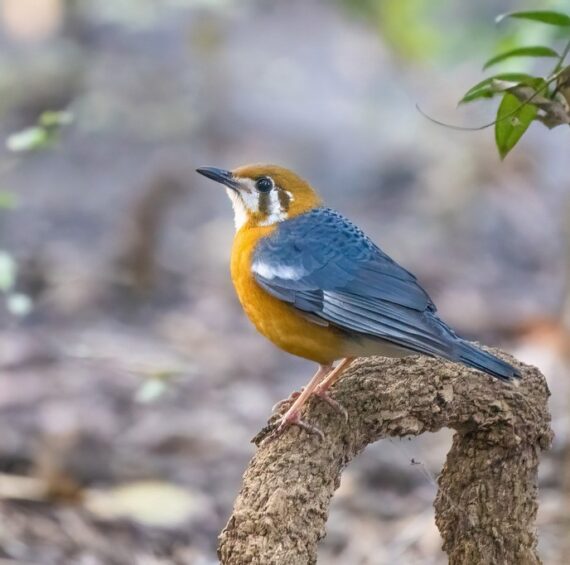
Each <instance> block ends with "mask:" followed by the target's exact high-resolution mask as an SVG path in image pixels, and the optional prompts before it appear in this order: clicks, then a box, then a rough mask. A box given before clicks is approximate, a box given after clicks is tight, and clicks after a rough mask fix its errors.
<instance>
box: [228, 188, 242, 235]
mask: <svg viewBox="0 0 570 565" xmlns="http://www.w3.org/2000/svg"><path fill="white" fill-rule="evenodd" d="M226 193H227V195H228V196H229V197H230V200H231V201H232V207H233V209H234V224H235V226H236V231H237V230H239V229H240V228H241V227H242V226H243V225H244V224H245V223H246V222H247V210H246V208H245V204H244V203H243V200H242V199H241V198H240V197H239V195H238V193H237V192H236V191H235V190H233V189H231V188H226Z"/></svg>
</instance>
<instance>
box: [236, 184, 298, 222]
mask: <svg viewBox="0 0 570 565" xmlns="http://www.w3.org/2000/svg"><path fill="white" fill-rule="evenodd" d="M239 183H240V184H241V189H240V190H239V193H237V192H236V191H235V190H232V189H226V192H227V194H228V196H229V197H230V200H231V201H232V205H233V208H234V223H235V226H236V230H239V229H240V228H241V227H242V226H243V225H244V224H245V223H246V222H247V219H248V216H249V215H250V214H255V213H257V212H259V211H260V201H261V193H260V192H259V191H258V190H257V189H256V188H255V181H254V180H253V179H249V178H241V179H239ZM286 194H287V196H288V197H289V202H293V195H292V194H291V193H290V192H289V191H287V192H286ZM264 197H266V198H269V202H268V205H267V209H268V214H267V217H266V218H265V220H263V221H260V222H259V224H258V225H260V226H270V225H272V224H276V223H277V222H282V221H283V220H286V219H287V215H288V211H287V210H285V209H284V208H283V207H282V206H281V202H280V200H279V193H278V191H277V189H276V188H274V189H273V190H271V192H269V193H267V195H266V196H265V195H264Z"/></svg>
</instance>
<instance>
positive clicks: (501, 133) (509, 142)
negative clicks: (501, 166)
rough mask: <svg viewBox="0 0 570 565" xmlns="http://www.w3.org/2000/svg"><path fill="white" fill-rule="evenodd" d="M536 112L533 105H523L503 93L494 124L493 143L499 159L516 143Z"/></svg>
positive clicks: (514, 97) (511, 96) (508, 94)
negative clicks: (495, 145)
mask: <svg viewBox="0 0 570 565" xmlns="http://www.w3.org/2000/svg"><path fill="white" fill-rule="evenodd" d="M537 111H538V109H537V107H536V106H534V105H533V104H524V105H523V104H522V102H520V101H519V99H518V98H517V97H516V96H514V95H513V94H511V93H510V92H506V93H505V95H504V96H503V100H502V101H501V104H500V105H499V109H498V110H497V118H496V122H495V142H496V144H497V149H498V150H499V155H500V156H501V159H504V158H505V157H506V156H507V155H508V153H509V151H510V150H511V149H512V148H513V147H514V146H515V145H516V144H517V143H518V141H519V139H520V138H521V137H522V136H523V134H524V132H525V131H526V130H527V129H528V126H529V125H530V123H531V122H532V120H534V118H535V117H536V113H537Z"/></svg>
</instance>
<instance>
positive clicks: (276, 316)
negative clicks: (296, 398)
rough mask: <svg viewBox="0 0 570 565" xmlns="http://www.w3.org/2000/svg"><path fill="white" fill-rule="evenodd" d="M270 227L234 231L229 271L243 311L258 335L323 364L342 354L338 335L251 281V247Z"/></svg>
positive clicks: (293, 352)
mask: <svg viewBox="0 0 570 565" xmlns="http://www.w3.org/2000/svg"><path fill="white" fill-rule="evenodd" d="M274 229H275V227H274V226H268V227H249V226H244V228H242V229H241V230H239V231H238V233H237V234H236V237H235V240H234V245H233V249H232V262H231V272H232V280H233V283H234V286H235V289H236V291H237V295H238V298H239V300H240V302H241V305H242V306H243V309H244V310H245V313H246V314H247V316H248V317H249V319H250V320H251V321H252V322H253V324H254V325H255V327H256V328H257V330H258V331H259V332H260V333H261V334H263V335H264V336H265V337H266V338H268V339H269V340H271V341H272V342H273V343H274V344H275V345H277V347H280V348H281V349H283V350H285V351H287V352H288V353H291V354H293V355H298V356H299V357H304V358H305V359H310V360H312V361H316V362H317V363H323V364H326V363H331V362H332V361H334V360H336V359H340V358H341V357H344V356H345V355H344V354H343V342H344V341H345V340H344V339H343V336H342V334H340V333H339V332H338V331H337V330H335V329H333V328H330V327H323V326H319V325H317V324H315V323H313V322H310V321H308V320H307V319H305V318H304V317H303V316H302V315H300V314H298V313H297V311H296V310H295V308H294V307H293V306H290V305H288V304H286V303H284V302H281V301H280V300H278V299H277V298H274V297H273V296H271V295H270V294H268V293H267V292H265V291H264V290H263V289H262V288H261V287H260V286H259V285H258V284H257V282H256V281H255V279H254V277H253V274H252V272H251V261H252V256H253V252H254V250H255V246H256V244H257V242H258V241H259V240H260V239H261V238H263V237H267V236H268V235H270V234H271V232H272V231H273V230H274Z"/></svg>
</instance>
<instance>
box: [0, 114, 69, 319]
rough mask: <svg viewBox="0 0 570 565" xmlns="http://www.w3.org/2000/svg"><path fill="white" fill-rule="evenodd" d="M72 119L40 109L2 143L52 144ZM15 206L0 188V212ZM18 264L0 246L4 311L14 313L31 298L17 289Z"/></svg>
mask: <svg viewBox="0 0 570 565" xmlns="http://www.w3.org/2000/svg"><path fill="white" fill-rule="evenodd" d="M72 122H73V115H72V114H71V113H70V112H67V111H45V112H42V114H41V115H40V117H39V118H38V120H37V123H36V125H34V126H32V127H28V128H25V129H23V130H21V131H19V132H16V133H13V134H12V135H10V136H9V137H8V139H7V140H6V147H7V148H8V149H9V150H10V151H12V152H15V153H19V152H26V151H35V150H39V149H44V148H46V147H49V146H51V145H53V144H54V143H55V142H56V141H57V140H58V138H59V132H60V130H61V128H62V127H63V126H66V125H68V124H71V123H72ZM15 207H16V198H15V196H14V194H12V193H11V192H10V191H7V190H2V191H0V212H6V211H8V210H10V209H13V208H15ZM17 278H18V266H17V264H16V261H15V260H14V258H13V257H12V255H11V254H10V253H8V252H7V251H5V250H1V249H0V293H1V294H3V295H4V298H5V300H4V302H5V306H6V309H7V310H8V312H10V313H11V314H13V315H14V316H19V317H23V316H26V315H28V314H29V313H30V312H31V311H32V308H33V304H32V300H31V298H30V297H29V296H27V295H26V294H22V293H20V292H17V291H16V289H15V287H16V281H17Z"/></svg>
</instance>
